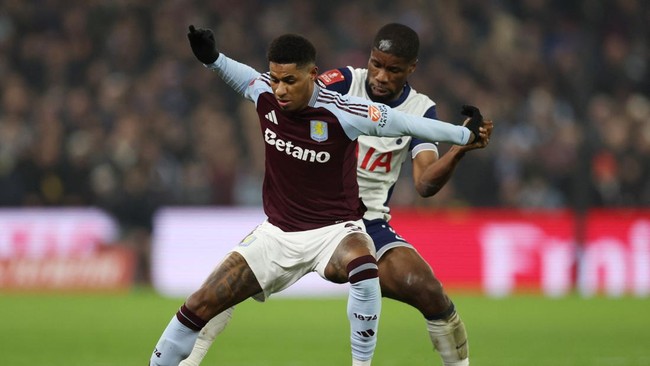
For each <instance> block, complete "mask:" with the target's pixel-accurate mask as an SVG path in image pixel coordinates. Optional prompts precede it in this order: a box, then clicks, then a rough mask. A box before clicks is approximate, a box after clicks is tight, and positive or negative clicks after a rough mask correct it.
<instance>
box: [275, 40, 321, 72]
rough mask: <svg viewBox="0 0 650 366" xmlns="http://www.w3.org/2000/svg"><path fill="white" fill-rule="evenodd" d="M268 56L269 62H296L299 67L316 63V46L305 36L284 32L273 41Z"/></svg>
mask: <svg viewBox="0 0 650 366" xmlns="http://www.w3.org/2000/svg"><path fill="white" fill-rule="evenodd" d="M266 56H267V58H268V60H269V62H275V63H278V64H296V66H297V67H302V66H305V65H307V64H310V63H312V64H315V63H316V48H314V45H313V44H312V43H311V42H310V41H309V40H308V39H307V38H305V37H303V36H300V35H297V34H284V35H281V36H279V37H277V38H276V39H274V40H273V41H272V42H271V45H270V46H269V51H268V53H267V54H266Z"/></svg>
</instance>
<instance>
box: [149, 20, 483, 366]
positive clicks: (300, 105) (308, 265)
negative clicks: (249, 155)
mask: <svg viewBox="0 0 650 366" xmlns="http://www.w3.org/2000/svg"><path fill="white" fill-rule="evenodd" d="M188 38H189V41H190V45H191V48H192V51H193V52H194V55H195V56H196V57H197V58H198V59H199V60H200V61H201V62H202V63H203V64H205V65H206V66H207V67H208V68H209V69H211V70H214V71H215V72H217V74H218V75H219V76H220V77H221V78H222V79H223V80H224V81H225V82H226V83H227V84H228V85H229V86H231V87H232V88H233V89H234V90H235V91H236V92H238V93H239V94H241V95H242V96H243V97H245V98H247V99H249V100H251V101H253V102H254V103H255V107H256V110H257V113H258V117H259V122H260V129H261V133H262V135H263V137H264V143H265V156H266V159H265V161H266V163H265V176H264V184H263V188H262V191H263V206H264V211H265V213H266V215H267V217H268V219H267V220H266V221H265V222H263V223H262V224H261V225H259V226H258V227H257V228H256V229H255V230H253V232H252V233H251V234H250V235H249V236H248V237H247V238H245V239H244V240H243V241H242V242H241V243H240V244H239V245H238V246H236V247H235V248H234V249H233V250H232V251H231V252H230V253H229V254H228V255H227V256H226V258H225V259H224V260H223V261H222V262H221V263H220V264H219V265H217V267H216V268H215V270H214V271H213V273H212V274H210V275H209V277H208V278H207V279H206V281H205V282H204V284H203V285H202V286H201V287H200V288H199V289H198V290H197V291H196V292H194V293H192V294H191V295H190V296H189V297H188V298H187V300H186V301H185V303H184V304H183V305H182V306H181V308H180V310H179V311H178V312H177V313H176V315H175V316H173V317H172V319H171V321H170V322H169V324H168V326H167V328H166V329H165V330H164V331H163V334H162V336H161V337H160V339H159V341H158V343H157V344H156V347H155V349H154V351H153V353H152V355H151V359H150V364H151V365H178V364H179V362H180V361H181V360H182V359H184V358H186V357H187V356H188V355H189V354H190V352H191V350H192V347H193V346H194V343H195V340H196V339H197V337H198V335H199V331H201V330H202V329H203V328H204V326H205V325H206V323H207V322H208V321H209V320H210V319H212V318H213V317H215V316H217V315H218V314H229V311H230V310H228V309H229V308H231V307H232V306H234V305H236V304H238V303H240V302H241V301H243V300H245V299H247V298H248V297H254V298H256V299H258V300H264V299H265V298H266V297H268V296H270V295H271V294H273V293H275V292H278V291H281V290H283V289H285V288H287V287H289V286H291V285H292V284H293V283H295V282H296V281H297V280H298V279H300V278H301V277H302V276H304V275H305V274H307V273H309V272H317V273H318V274H319V275H320V276H321V277H323V278H324V279H326V280H328V281H331V282H334V283H344V282H349V283H350V290H349V291H350V295H349V297H348V307H347V308H348V319H349V322H350V329H351V334H350V341H351V349H352V364H353V365H370V362H371V360H372V355H373V353H374V349H375V345H376V341H377V325H378V321H379V315H380V311H381V291H380V286H379V279H378V275H377V272H378V271H377V268H378V267H377V262H376V259H375V249H374V245H373V243H372V240H371V239H370V237H369V236H368V234H367V233H366V232H365V231H364V230H363V221H362V216H363V212H364V210H365V207H364V206H363V203H362V202H361V200H360V199H359V187H358V183H357V180H356V169H357V167H356V155H355V150H356V139H357V138H358V137H359V136H360V135H375V136H402V135H414V136H418V137H420V138H422V139H425V140H428V141H438V140H440V141H445V142H450V143H454V144H461V145H465V144H468V143H473V142H475V141H477V140H483V139H486V138H487V133H486V131H485V130H484V129H483V128H482V127H481V126H482V123H483V122H482V117H481V116H480V112H479V111H478V109H477V108H475V107H469V106H468V107H467V108H466V110H465V113H466V114H469V115H471V116H472V118H471V121H470V123H468V124H467V127H463V126H456V125H452V124H449V123H446V122H442V121H438V120H433V119H426V118H423V117H418V116H412V115H408V114H405V113H403V112H399V111H396V110H393V109H391V108H389V107H387V106H386V105H384V104H380V103H374V102H371V101H368V100H365V99H362V98H355V97H350V96H342V95H341V94H339V93H336V92H333V91H328V90H326V89H324V88H322V87H320V86H319V85H318V84H317V83H316V80H317V76H318V68H317V67H316V65H315V58H316V52H315V49H314V47H313V45H312V44H311V43H310V42H309V41H308V40H307V39H305V38H304V37H301V36H298V35H292V34H287V35H283V36H280V37H278V38H276V39H275V40H274V41H273V42H272V43H271V45H270V47H269V51H268V61H269V72H266V73H259V72H257V71H256V70H254V69H252V68H251V67H249V66H247V65H244V64H241V63H239V62H236V61H234V60H232V59H230V58H228V57H227V56H225V55H224V54H222V53H219V52H218V51H217V50H216V45H215V42H214V35H213V34H212V31H210V30H206V29H195V28H194V27H193V26H190V32H189V33H188ZM224 316H227V315H220V317H224ZM217 319H219V317H217Z"/></svg>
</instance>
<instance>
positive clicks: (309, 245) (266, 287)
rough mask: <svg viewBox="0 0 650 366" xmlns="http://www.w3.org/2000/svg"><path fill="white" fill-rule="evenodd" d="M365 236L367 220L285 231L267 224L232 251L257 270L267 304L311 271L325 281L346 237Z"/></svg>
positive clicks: (263, 297) (261, 294) (262, 298)
mask: <svg viewBox="0 0 650 366" xmlns="http://www.w3.org/2000/svg"><path fill="white" fill-rule="evenodd" d="M352 233H363V234H365V235H368V234H366V232H365V227H364V226H363V221H362V220H358V221H346V222H342V223H339V224H335V225H329V226H325V227H322V228H318V229H313V230H307V231H295V232H284V231H282V230H281V229H280V228H278V227H277V226H275V225H272V224H271V223H269V222H268V221H265V222H264V223H262V224H261V225H259V226H258V227H257V228H255V230H253V232H252V233H250V234H249V235H248V236H247V237H246V238H244V240H242V241H241V243H239V245H237V246H236V247H235V248H234V249H233V250H232V251H231V252H237V253H239V254H241V255H242V256H243V257H244V259H246V262H247V263H248V266H249V267H250V268H251V270H253V273H254V274H255V277H256V278H257V281H258V282H259V283H260V286H261V287H262V291H263V292H262V293H260V294H258V295H255V296H253V298H254V299H255V300H258V301H264V300H266V298H267V297H269V296H270V295H271V294H273V293H276V292H279V291H282V290H284V289H286V288H287V287H289V286H291V285H293V284H294V283H295V282H296V281H298V280H299V279H300V278H302V277H303V276H304V275H306V274H307V273H309V272H314V271H316V272H318V274H319V275H320V276H321V277H322V278H325V267H326V266H327V263H329V260H330V258H331V257H332V254H334V251H335V250H336V248H337V247H338V245H339V244H340V243H341V241H342V240H343V238H345V237H346V236H348V235H350V234H352Z"/></svg>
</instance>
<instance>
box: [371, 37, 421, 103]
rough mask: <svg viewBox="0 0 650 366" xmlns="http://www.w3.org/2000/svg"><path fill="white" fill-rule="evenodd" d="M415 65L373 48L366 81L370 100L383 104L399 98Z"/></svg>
mask: <svg viewBox="0 0 650 366" xmlns="http://www.w3.org/2000/svg"><path fill="white" fill-rule="evenodd" d="M416 63H417V61H415V62H411V61H408V60H405V59H403V58H400V57H397V56H395V55H391V54H389V53H386V52H382V51H380V50H378V49H377V48H373V49H372V51H371V52H370V59H369V60H368V79H367V80H366V82H367V83H368V85H369V86H370V94H371V95H370V98H371V99H372V100H374V101H376V102H384V103H385V102H391V101H394V100H396V99H397V98H399V97H400V95H402V90H403V88H404V84H406V80H407V78H408V77H409V75H411V73H413V71H415V65H416Z"/></svg>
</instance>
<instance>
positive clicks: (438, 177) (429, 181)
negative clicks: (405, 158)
mask: <svg viewBox="0 0 650 366" xmlns="http://www.w3.org/2000/svg"><path fill="white" fill-rule="evenodd" d="M468 122H469V119H467V120H466V121H465V124H466V123H468ZM493 128H494V124H493V123H492V121H491V120H485V121H484V122H483V124H482V126H481V127H480V128H479V131H480V138H479V139H478V140H477V141H475V142H474V143H472V144H469V145H464V146H458V145H454V146H452V147H451V148H450V149H449V151H447V153H446V154H444V155H443V156H442V157H441V158H438V154H437V153H436V152H434V151H431V150H427V151H422V152H420V153H418V154H417V155H416V156H415V158H414V159H413V182H414V184H415V189H416V190H417V192H418V194H420V196H422V197H431V196H433V195H434V194H436V193H438V191H440V189H441V188H442V187H443V186H444V185H445V184H446V183H447V182H448V181H449V178H451V175H452V174H453V172H454V170H455V169H456V165H458V162H460V160H461V159H462V158H463V156H465V153H466V152H467V151H470V150H474V149H482V148H484V147H486V146H487V145H488V144H489V142H490V136H491V135H492V129H493Z"/></svg>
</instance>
